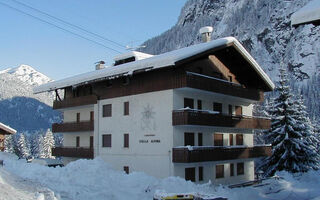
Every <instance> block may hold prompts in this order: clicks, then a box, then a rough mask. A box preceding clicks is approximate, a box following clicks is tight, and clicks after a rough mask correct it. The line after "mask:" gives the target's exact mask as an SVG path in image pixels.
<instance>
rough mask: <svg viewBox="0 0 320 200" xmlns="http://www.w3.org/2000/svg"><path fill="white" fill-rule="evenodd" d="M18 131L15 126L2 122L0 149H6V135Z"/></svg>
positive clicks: (0, 124)
mask: <svg viewBox="0 0 320 200" xmlns="http://www.w3.org/2000/svg"><path fill="white" fill-rule="evenodd" d="M16 132H17V131H16V130H14V129H13V128H11V127H9V126H7V125H4V124H3V123H0V151H4V148H5V146H4V139H5V135H10V134H15V133H16Z"/></svg>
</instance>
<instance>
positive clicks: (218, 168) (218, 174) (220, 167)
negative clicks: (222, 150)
mask: <svg viewBox="0 0 320 200" xmlns="http://www.w3.org/2000/svg"><path fill="white" fill-rule="evenodd" d="M223 177H224V165H216V178H223Z"/></svg>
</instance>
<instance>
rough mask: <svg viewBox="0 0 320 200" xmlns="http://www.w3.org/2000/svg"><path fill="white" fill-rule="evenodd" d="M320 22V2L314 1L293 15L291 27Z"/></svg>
mask: <svg viewBox="0 0 320 200" xmlns="http://www.w3.org/2000/svg"><path fill="white" fill-rule="evenodd" d="M318 20H320V1H319V0H313V1H310V2H309V3H307V4H306V5H305V6H304V7H302V8H300V9H299V10H298V11H296V12H295V13H293V14H292V15H291V25H292V26H294V25H299V24H306V23H313V22H315V21H318Z"/></svg>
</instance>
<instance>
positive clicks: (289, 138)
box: [260, 67, 316, 176]
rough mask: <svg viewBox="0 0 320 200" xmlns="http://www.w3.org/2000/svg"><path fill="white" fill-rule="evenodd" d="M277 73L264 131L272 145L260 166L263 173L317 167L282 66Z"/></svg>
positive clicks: (302, 170)
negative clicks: (270, 150) (270, 151)
mask: <svg viewBox="0 0 320 200" xmlns="http://www.w3.org/2000/svg"><path fill="white" fill-rule="evenodd" d="M279 76H280V79H279V81H278V85H277V87H276V92H277V93H278V94H277V95H278V96H277V97H276V98H275V100H274V102H273V104H274V105H273V106H271V109H270V111H269V113H270V115H271V128H270V130H269V131H268V132H267V133H266V138H267V141H270V142H271V144H272V155H271V156H270V157H268V158H266V159H265V160H264V162H263V164H262V166H261V167H260V168H261V169H262V170H263V171H264V172H265V176H271V175H273V174H274V173H275V172H276V171H282V170H285V171H288V172H291V173H296V172H306V171H308V170H309V169H311V168H314V169H316V161H315V159H314V158H313V157H312V156H314V151H313V149H312V147H310V146H309V140H308V139H307V136H306V135H305V133H303V132H302V130H301V126H302V125H301V123H302V122H300V121H299V120H298V118H297V116H298V112H299V111H298V109H297V106H296V105H295V104H294V101H293V95H292V93H291V90H290V87H289V80H288V75H287V72H286V70H285V69H284V68H283V67H281V68H280V75H279Z"/></svg>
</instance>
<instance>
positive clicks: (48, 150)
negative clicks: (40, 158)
mask: <svg viewBox="0 0 320 200" xmlns="http://www.w3.org/2000/svg"><path fill="white" fill-rule="evenodd" d="M52 148H54V138H53V134H52V132H51V131H50V129H48V130H47V132H46V134H45V136H44V138H43V152H44V157H45V158H52Z"/></svg>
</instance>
